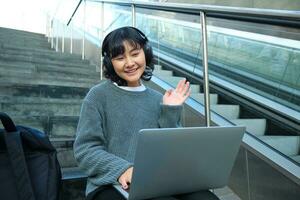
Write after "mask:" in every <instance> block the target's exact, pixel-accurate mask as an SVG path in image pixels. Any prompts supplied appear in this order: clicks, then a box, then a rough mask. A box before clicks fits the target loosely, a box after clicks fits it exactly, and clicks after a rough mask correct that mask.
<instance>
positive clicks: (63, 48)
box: [61, 24, 66, 53]
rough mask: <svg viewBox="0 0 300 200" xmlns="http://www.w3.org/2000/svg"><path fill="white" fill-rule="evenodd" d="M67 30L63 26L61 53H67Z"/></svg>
mask: <svg viewBox="0 0 300 200" xmlns="http://www.w3.org/2000/svg"><path fill="white" fill-rule="evenodd" d="M65 29H66V27H65V26H64V24H63V25H62V31H63V33H62V41H61V52H62V53H64V52H65Z"/></svg>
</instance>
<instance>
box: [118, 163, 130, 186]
mask: <svg viewBox="0 0 300 200" xmlns="http://www.w3.org/2000/svg"><path fill="white" fill-rule="evenodd" d="M132 172H133V167H130V168H128V169H127V170H126V171H125V172H124V173H123V174H122V175H121V176H120V177H119V179H118V182H119V183H120V184H121V185H122V188H123V189H124V190H127V189H128V188H129V184H130V183H131V178H132Z"/></svg>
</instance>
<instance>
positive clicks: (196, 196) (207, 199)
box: [87, 186, 219, 200]
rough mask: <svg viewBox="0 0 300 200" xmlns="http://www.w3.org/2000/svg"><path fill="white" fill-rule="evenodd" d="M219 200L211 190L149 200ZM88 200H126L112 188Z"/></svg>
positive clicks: (103, 189) (109, 187) (102, 190)
mask: <svg viewBox="0 0 300 200" xmlns="http://www.w3.org/2000/svg"><path fill="white" fill-rule="evenodd" d="M202 199H203V200H219V198H218V197H217V196H216V195H215V194H213V193H212V192H210V191H209V190H204V191H199V192H193V193H188V194H180V195H174V196H172V197H159V198H153V199H148V200H202ZM87 200H126V199H125V198H124V197H123V196H122V195H121V194H120V193H119V192H118V191H117V190H115V189H114V188H113V187H112V186H104V187H101V188H99V189H97V190H96V191H95V192H92V194H90V195H88V197H87Z"/></svg>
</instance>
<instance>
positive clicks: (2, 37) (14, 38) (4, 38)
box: [0, 32, 49, 44]
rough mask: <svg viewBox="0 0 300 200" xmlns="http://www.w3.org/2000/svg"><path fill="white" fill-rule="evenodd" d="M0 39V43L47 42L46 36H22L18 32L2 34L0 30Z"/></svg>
mask: <svg viewBox="0 0 300 200" xmlns="http://www.w3.org/2000/svg"><path fill="white" fill-rule="evenodd" d="M0 41H1V43H10V42H21V43H22V42H26V43H34V44H49V43H48V39H47V38H46V37H43V38H40V37H32V36H26V35H25V36H24V35H18V34H12V35H8V34H3V33H1V32H0Z"/></svg>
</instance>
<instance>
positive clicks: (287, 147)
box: [259, 135, 300, 156]
mask: <svg viewBox="0 0 300 200" xmlns="http://www.w3.org/2000/svg"><path fill="white" fill-rule="evenodd" d="M259 139H261V140H262V141H264V142H265V143H267V144H269V145H270V146H272V147H273V148H274V149H277V150H278V151H280V152H282V153H283V154H285V155H287V156H296V155H298V154H299V150H300V136H283V135H280V136H274V135H265V136H260V137H259Z"/></svg>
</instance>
